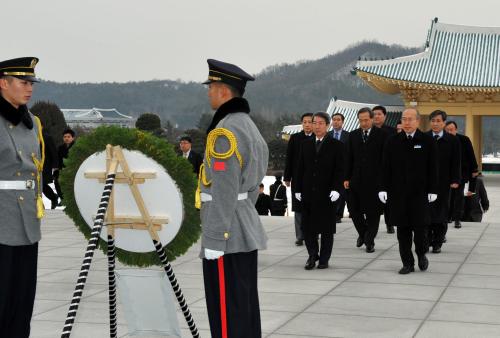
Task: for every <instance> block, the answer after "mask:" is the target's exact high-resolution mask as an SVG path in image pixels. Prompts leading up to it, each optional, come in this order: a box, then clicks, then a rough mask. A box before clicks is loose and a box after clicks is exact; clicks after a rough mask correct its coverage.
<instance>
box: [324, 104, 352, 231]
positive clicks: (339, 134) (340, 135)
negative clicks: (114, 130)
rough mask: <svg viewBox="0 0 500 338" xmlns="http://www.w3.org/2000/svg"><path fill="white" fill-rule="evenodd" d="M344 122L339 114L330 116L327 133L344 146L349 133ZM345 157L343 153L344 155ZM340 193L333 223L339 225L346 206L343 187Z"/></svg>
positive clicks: (343, 118)
mask: <svg viewBox="0 0 500 338" xmlns="http://www.w3.org/2000/svg"><path fill="white" fill-rule="evenodd" d="M344 120H345V116H344V115H342V114H341V113H335V114H333V115H332V130H330V131H329V132H328V135H330V136H331V137H333V138H334V139H336V140H338V141H340V142H342V143H343V144H344V145H345V144H347V141H348V140H349V132H348V131H347V130H344V129H343V127H344ZM345 150H346V147H345V146H344V151H345ZM344 155H345V153H344ZM339 193H340V198H339V200H338V201H337V211H336V219H335V222H337V223H340V222H342V217H344V209H345V205H346V200H347V191H346V190H345V189H344V187H342V188H341V190H340V191H339Z"/></svg>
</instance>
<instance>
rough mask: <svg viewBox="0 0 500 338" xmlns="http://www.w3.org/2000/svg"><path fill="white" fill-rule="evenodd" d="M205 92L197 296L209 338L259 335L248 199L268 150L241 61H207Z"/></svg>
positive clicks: (258, 232) (256, 228) (253, 220)
mask: <svg viewBox="0 0 500 338" xmlns="http://www.w3.org/2000/svg"><path fill="white" fill-rule="evenodd" d="M208 66H209V74H208V80H207V81H206V82H204V84H207V85H208V99H209V101H210V105H211V107H212V109H214V110H216V112H215V115H214V117H213V120H212V123H211V124H210V126H209V128H208V136H207V142H206V150H205V157H204V160H203V164H202V166H201V168H200V175H199V176H200V178H199V188H200V189H199V190H198V193H197V197H198V198H197V201H196V202H197V206H198V207H199V206H200V202H201V212H200V216H201V226H202V242H201V247H202V249H201V253H200V257H201V258H202V259H203V276H204V282H205V296H206V297H205V298H206V302H207V308H208V318H209V322H210V331H211V333H212V337H214V338H221V337H222V338H226V337H231V338H240V337H241V338H243V337H244V338H254V337H261V324H260V310H259V298H258V291H257V251H258V250H262V249H265V248H266V243H267V236H266V234H265V232H264V228H263V227H262V223H261V221H260V218H259V215H258V214H257V210H256V209H255V202H256V200H257V197H258V193H259V183H260V182H261V181H262V178H263V177H264V176H265V174H266V170H267V162H268V155H269V151H268V148H267V144H266V142H265V141H264V139H263V138H262V135H261V134H260V132H259V130H258V129H257V127H256V126H255V124H254V123H253V121H252V119H251V118H250V116H249V113H250V107H249V105H248V102H247V100H245V99H244V98H243V97H242V95H243V93H244V92H245V85H246V83H247V81H253V80H254V78H253V77H252V76H251V75H249V74H247V73H246V72H245V71H243V70H242V69H241V68H239V67H237V66H235V65H232V64H229V63H225V62H221V61H217V60H212V59H209V60H208Z"/></svg>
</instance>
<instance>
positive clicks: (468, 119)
mask: <svg viewBox="0 0 500 338" xmlns="http://www.w3.org/2000/svg"><path fill="white" fill-rule="evenodd" d="M482 122H483V121H482V117H481V116H480V115H473V114H472V111H468V112H467V115H466V116H465V135H467V136H468V137H469V138H470V140H471V142H472V147H473V148H474V154H475V155H476V161H477V164H478V167H479V170H482V164H483V163H482V157H483V156H482V154H483V137H482V135H483V130H482V129H483V123H482Z"/></svg>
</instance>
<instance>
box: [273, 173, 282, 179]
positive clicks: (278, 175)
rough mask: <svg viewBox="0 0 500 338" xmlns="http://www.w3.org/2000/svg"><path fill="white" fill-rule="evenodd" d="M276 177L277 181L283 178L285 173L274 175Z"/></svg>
mask: <svg viewBox="0 0 500 338" xmlns="http://www.w3.org/2000/svg"><path fill="white" fill-rule="evenodd" d="M274 178H275V179H276V181H281V179H282V178H283V173H277V174H276V175H274Z"/></svg>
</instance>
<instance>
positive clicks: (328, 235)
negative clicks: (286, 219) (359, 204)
mask: <svg viewBox="0 0 500 338" xmlns="http://www.w3.org/2000/svg"><path fill="white" fill-rule="evenodd" d="M329 123H330V117H329V116H328V114H326V113H324V112H319V113H316V114H314V117H313V130H314V134H315V137H314V138H310V139H306V140H304V141H303V142H302V148H301V151H300V158H299V167H298V170H297V186H296V193H295V197H296V198H297V199H298V200H299V201H301V202H302V228H303V230H304V236H305V241H306V247H307V251H308V253H309V258H308V259H307V262H306V265H305V267H304V268H305V269H306V270H311V269H313V268H314V267H315V266H316V261H318V260H319V264H318V269H326V268H328V261H329V260H330V256H331V254H332V248H333V236H334V234H335V232H336V224H335V222H333V220H334V219H335V212H336V203H335V201H337V200H338V198H339V196H340V194H339V190H340V188H341V187H342V181H343V172H344V168H343V156H344V149H343V145H342V143H341V142H340V141H338V140H335V139H333V138H331V137H329V136H328V135H327V128H328V126H329ZM318 235H321V249H320V247H319V245H318Z"/></svg>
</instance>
